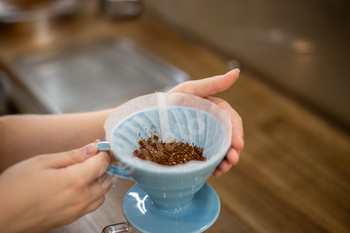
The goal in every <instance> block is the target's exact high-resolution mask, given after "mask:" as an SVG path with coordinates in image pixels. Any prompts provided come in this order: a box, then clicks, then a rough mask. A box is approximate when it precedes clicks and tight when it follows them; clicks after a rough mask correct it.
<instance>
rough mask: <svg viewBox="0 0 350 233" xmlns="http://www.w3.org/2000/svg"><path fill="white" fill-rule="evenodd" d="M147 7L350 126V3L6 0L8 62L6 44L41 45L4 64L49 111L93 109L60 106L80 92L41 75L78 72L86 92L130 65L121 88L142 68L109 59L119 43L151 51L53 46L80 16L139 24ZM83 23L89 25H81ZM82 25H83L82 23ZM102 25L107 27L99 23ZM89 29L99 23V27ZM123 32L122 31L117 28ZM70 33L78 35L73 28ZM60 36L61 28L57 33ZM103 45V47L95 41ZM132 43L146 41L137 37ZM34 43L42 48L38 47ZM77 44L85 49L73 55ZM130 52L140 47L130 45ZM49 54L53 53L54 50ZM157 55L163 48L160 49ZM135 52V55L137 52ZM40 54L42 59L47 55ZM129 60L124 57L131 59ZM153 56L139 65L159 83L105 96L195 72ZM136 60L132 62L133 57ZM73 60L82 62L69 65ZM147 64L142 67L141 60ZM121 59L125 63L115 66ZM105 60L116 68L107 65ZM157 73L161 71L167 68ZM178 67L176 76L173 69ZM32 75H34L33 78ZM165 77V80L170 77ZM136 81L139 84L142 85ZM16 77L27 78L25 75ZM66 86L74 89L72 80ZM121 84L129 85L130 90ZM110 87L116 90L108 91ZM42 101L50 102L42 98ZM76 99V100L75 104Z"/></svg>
mask: <svg viewBox="0 0 350 233" xmlns="http://www.w3.org/2000/svg"><path fill="white" fill-rule="evenodd" d="M87 2H88V3H87ZM86 5H90V7H89V9H88V10H86V8H87V7H86ZM82 12H84V14H85V16H81V15H83V13H82ZM142 13H143V14H145V13H146V14H148V15H152V17H153V18H155V19H156V20H160V21H161V22H162V23H163V24H164V25H166V27H169V28H170V29H171V30H173V31H174V30H175V31H176V32H177V33H179V34H181V35H182V36H184V37H185V38H187V39H188V40H190V41H192V42H194V43H196V44H198V45H200V46H203V47H205V48H208V49H209V50H210V51H212V52H214V53H216V54H217V55H219V56H221V57H222V59H224V60H225V61H226V62H227V66H228V68H236V67H239V68H241V69H246V70H250V71H252V72H254V73H255V74H257V77H258V78H259V79H260V80H262V81H264V82H266V83H268V85H271V86H272V87H273V88H276V89H278V90H279V91H281V92H283V93H284V94H286V95H288V96H289V97H292V98H293V99H295V100H297V101H299V103H300V104H302V105H304V106H305V107H308V108H310V109H312V110H313V111H315V112H317V113H318V114H320V115H321V116H322V117H324V118H326V119H327V120H328V121H330V122H332V123H333V124H335V125H337V126H338V127H341V128H343V129H345V130H347V131H349V129H350V117H349V116H350V105H349V104H348V100H350V92H349V87H350V79H349V76H350V66H349V65H348V63H349V60H350V46H349V41H350V30H349V29H350V3H349V2H348V1H342V0H321V1H317V0H314V1H302V0H297V1H277V0H263V1H260V0H252V1H242V0H218V1H210V0H193V1H186V0H166V1H164V0H146V1H126V0H125V1H112V0H100V1H86V2H84V1H79V0H60V1H59V0H46V1H45V0H13V1H10V0H1V1H0V22H1V26H0V27H1V34H2V37H3V38H2V39H1V41H0V42H1V44H2V45H1V46H2V47H3V49H2V50H1V51H0V53H1V57H2V58H3V60H5V61H6V60H8V57H6V56H7V55H6V54H5V51H6V50H7V51H11V52H10V53H12V54H14V51H13V50H16V49H18V46H19V44H21V45H22V46H23V43H28V44H31V43H32V44H35V45H34V46H30V45H28V46H27V48H29V47H31V48H30V49H29V50H30V51H31V53H29V55H28V53H25V55H23V54H18V53H17V54H16V55H13V56H15V57H13V61H12V64H11V67H9V64H4V63H6V62H4V61H3V62H2V63H3V66H5V68H3V70H4V69H5V70H7V72H11V73H12V75H14V73H16V75H14V76H17V77H16V79H21V80H22V81H21V83H22V84H21V85H22V87H23V86H25V87H26V89H28V88H29V89H35V90H27V92H30V91H32V92H34V95H37V96H36V100H37V101H39V102H40V101H41V102H46V103H45V104H44V105H46V106H45V107H44V108H47V109H49V110H48V111H49V112H69V111H73V110H72V109H73V108H77V106H76V105H79V106H80V107H81V108H80V109H76V110H75V111H80V110H94V109H95V107H92V109H90V108H84V107H82V106H81V103H79V104H78V103H75V104H76V105H75V106H69V107H68V106H65V105H66V102H65V101H63V100H62V101H61V103H54V102H55V100H53V99H55V98H56V97H58V96H54V94H53V93H48V92H51V91H55V90H56V91H57V92H59V93H63V92H65V93H66V94H67V93H70V92H76V91H77V89H74V88H71V89H72V90H65V91H63V90H57V89H58V88H59V87H57V86H56V87H55V88H56V89H55V90H51V91H48V88H49V87H48V86H47V84H44V83H42V82H43V80H42V78H41V80H40V77H39V76H45V80H47V79H48V76H57V75H59V76H62V75H63V76H64V77H61V79H67V80H72V79H71V78H70V77H73V76H74V77H75V79H76V81H74V84H72V83H70V85H69V87H72V86H71V85H74V87H75V88H76V87H77V86H84V88H82V87H81V89H86V88H89V86H91V85H95V83H94V82H96V79H95V78H94V76H96V75H99V76H100V77H101V76H102V77H103V78H105V80H104V82H103V81H99V83H100V84H99V86H100V88H101V89H103V88H104V87H102V86H103V85H105V86H106V87H108V86H110V85H108V82H112V83H113V82H114V81H116V80H114V79H115V77H114V78H113V77H112V78H111V77H109V78H106V76H108V74H109V75H110V74H111V73H114V72H122V73H123V74H122V75H121V74H120V75H118V77H120V80H118V81H117V82H118V84H119V85H118V86H121V85H129V84H127V83H125V80H128V79H131V78H132V77H135V74H136V73H135V71H134V73H132V72H131V73H128V71H127V69H124V68H125V66H124V68H123V64H122V63H123V62H120V64H108V62H106V61H104V60H103V59H105V60H111V59H112V57H113V56H117V55H119V54H120V53H119V52H118V51H119V50H121V49H124V50H127V49H129V50H130V51H129V53H130V54H129V55H128V56H131V57H130V58H128V59H129V60H130V59H131V60H133V59H135V57H138V58H139V59H141V60H142V59H143V58H141V57H142V56H141V55H138V54H136V53H139V51H137V52H135V51H136V50H138V49H134V48H127V49H125V48H126V47H128V46H129V47H130V46H131V45H130V44H131V43H133V42H134V41H129V44H128V45H126V44H127V43H125V41H121V40H119V42H118V43H119V44H118V45H117V46H116V47H115V48H114V49H115V53H113V54H112V53H110V54H109V55H108V54H107V53H106V52H104V51H103V50H104V49H106V48H107V50H108V48H109V46H113V45H111V44H109V45H108V43H112V42H111V41H109V42H94V43H95V44H94V45H91V44H89V43H87V44H86V45H85V47H84V48H82V47H81V48H77V45H76V44H75V45H74V44H73V42H72V43H71V44H70V43H67V45H66V46H64V47H63V48H62V49H61V50H58V49H56V50H55V51H54V52H55V53H56V54H53V52H52V50H53V48H55V47H56V48H57V43H61V42H60V41H58V40H65V39H64V38H63V37H64V36H62V34H64V32H63V31H64V29H63V28H64V27H65V24H66V27H67V28H68V25H71V24H72V23H73V22H74V21H77V18H79V16H80V19H79V20H82V19H81V18H82V17H85V20H86V22H87V23H88V21H89V20H93V17H95V18H96V19H97V18H98V20H101V17H102V18H106V19H107V18H108V19H109V20H111V19H114V20H116V21H119V23H120V21H124V22H125V21H136V20H137V16H139V15H140V14H142ZM114 24H118V22H114ZM82 25H86V24H84V23H82ZM82 25H81V27H83V26H82ZM103 25H105V24H103ZM76 27H79V26H76ZM97 27H99V26H98V25H97ZM101 27H102V25H101ZM90 30H95V28H91V29H90ZM115 30H118V28H116V29H115ZM65 33H67V34H70V33H73V32H69V31H67V32H65ZM55 34H57V35H56V36H55ZM105 34H106V33H105V32H101V33H100V35H101V36H105ZM67 36H68V35H67ZM69 36H71V35H69ZM4 37H5V38H4ZM79 37H81V38H82V39H81V41H82V42H84V41H87V40H88V39H87V37H91V36H89V35H87V36H85V37H84V36H81V35H80V36H79ZM111 40H113V39H111ZM16 41H18V45H16ZM6 43H7V44H6ZM9 43H10V44H9ZM98 43H99V44H98ZM112 44H113V43H112ZM50 45H51V47H50ZM9 46H12V48H13V49H12V50H11V49H10V48H9ZM94 46H95V48H92V47H94ZM132 46H137V44H134V45H132ZM132 46H131V47H132ZM4 47H6V49H4ZM34 47H36V48H37V49H36V50H37V51H35V49H34ZM43 47H46V48H47V47H50V49H46V51H44V52H42V51H41V50H42V49H43ZM67 47H70V48H67ZM102 47H103V48H102ZM117 47H118V48H117ZM72 49H73V50H74V49H75V50H76V51H74V52H72ZM88 49H90V50H91V49H92V50H94V49H95V51H96V50H97V51H99V53H100V54H99V55H98V54H97V53H96V52H95V51H87V50H88ZM27 50H28V49H27ZM131 50H135V51H132V52H131ZM39 51H41V52H39ZM48 51H50V52H51V54H48V53H49V52H48ZM150 52H151V53H154V52H155V51H150ZM124 53H125V51H124ZM131 53H134V54H133V55H131ZM116 54H117V55H116ZM8 56H10V55H8ZM39 56H41V57H40V58H38V57H39ZM111 56H112V57H111ZM151 56H152V55H151ZM121 57H124V58H125V56H121ZM146 57H147V58H145V59H148V60H149V62H153V63H154V64H153V66H155V67H156V68H155V67H153V68H152V69H148V68H145V67H147V65H140V67H141V66H143V68H139V69H141V70H140V72H143V70H142V69H148V74H149V77H148V78H150V77H151V76H152V77H154V76H157V75H158V79H155V80H154V82H155V83H157V85H158V86H152V87H150V86H145V87H144V88H141V87H137V88H136V89H137V90H134V93H133V94H130V95H126V94H127V93H129V92H130V91H125V88H121V90H118V92H119V93H120V94H119V95H116V96H114V95H113V96H110V97H107V96H105V98H106V100H102V99H101V100H100V101H102V102H105V101H107V102H110V101H111V99H113V98H114V99H120V101H125V100H126V99H128V98H130V97H133V96H135V95H136V96H137V95H139V94H144V93H147V92H149V91H154V90H159V89H162V88H165V89H166V88H167V86H172V85H176V84H177V83H178V82H182V81H184V80H186V79H189V78H190V77H189V76H188V75H187V74H186V70H183V69H182V70H180V69H178V70H176V69H177V68H175V67H171V68H169V67H170V66H173V65H172V64H167V65H169V67H167V68H169V71H166V72H169V73H168V74H160V73H159V70H162V69H163V71H164V70H166V69H167V68H164V67H162V66H163V64H159V63H157V62H158V61H154V60H153V59H151V58H149V57H148V55H146ZM152 58H153V57H152ZM118 60H120V57H119V58H116V57H114V61H115V62H117V61H118ZM97 61H98V62H97ZM127 62H128V61H127V59H126V61H124V64H126V63H127ZM90 63H95V64H94V66H95V67H94V68H92V66H90V65H88V64H90ZM69 64H70V65H71V66H73V67H75V68H74V69H73V68H72V67H68V66H69ZM72 64H73V65H72ZM139 64H142V61H140V63H139ZM6 65H7V67H6ZM117 65H118V66H119V67H116V66H117ZM83 67H90V68H91V70H92V71H93V72H95V73H94V74H92V73H91V72H90V71H86V70H85V73H90V74H91V75H90V76H91V77H90V78H88V79H89V81H87V79H86V77H85V79H84V78H81V76H86V74H84V68H83ZM103 67H104V68H106V67H108V68H106V70H104V69H103ZM112 67H113V68H112ZM98 69H99V70H98ZM113 69H115V70H113ZM170 70H171V71H170ZM174 70H176V71H174ZM60 72H61V73H60ZM152 72H155V73H157V72H158V74H153V73H152ZM171 72H175V73H176V74H174V73H172V74H170V73H171ZM39 73H40V74H39ZM58 73H60V74H58ZM62 73H64V74H62ZM107 73H108V74H107ZM187 73H188V71H187ZM8 75H9V74H7V76H8ZM162 75H163V77H167V78H168V80H167V78H165V79H163V78H159V77H162ZM1 76H6V74H5V73H2V75H1ZM19 76H20V77H19ZM26 76H27V77H26ZM29 76H35V77H31V78H29ZM66 76H67V77H66ZM121 76H123V77H121ZM4 79H6V78H4V77H2V80H4ZM51 79H52V80H53V79H54V77H51ZM107 79H108V80H109V81H107ZM52 80H50V81H47V82H50V83H51V84H50V85H51V86H53V84H52V82H53V81H52ZM55 80H56V79H55ZM94 80H95V81H94ZM122 80H124V81H122ZM159 80H163V81H162V83H161V84H160V83H159V82H160V81H159ZM129 81H130V83H131V82H133V81H131V80H129ZM2 82H3V84H2V89H3V90H2V92H5V91H4V90H5V89H6V86H8V85H7V84H5V83H4V82H5V81H2ZM17 82H19V81H18V80H17ZM23 82H26V83H25V84H24V83H23ZM37 82H38V83H37ZM55 82H60V85H63V86H64V85H65V84H63V82H67V81H62V80H61V81H60V80H56V81H55ZM69 82H72V81H69ZM123 82H124V83H123ZM122 83H123V84H122ZM136 83H138V82H136ZM146 83H152V81H150V80H148V81H146ZM66 84H67V83H66ZM38 85H39V87H38ZM34 86H35V87H34ZM51 88H52V87H51ZM62 88H64V89H66V88H68V86H67V87H62ZM90 88H92V87H90ZM95 88H96V86H95ZM7 89H8V88H7ZM39 89H44V90H46V92H47V93H41V94H38V93H37V92H40V90H39ZM141 89H142V90H141ZM122 90H124V91H125V92H124V93H123V92H122ZM35 93H36V94H35ZM108 93H109V92H108V91H107V95H108ZM4 95H5V94H2V96H1V101H2V105H4V101H7V100H6V98H7V97H6V96H4ZM48 95H49V96H48ZM74 95H76V96H77V97H76V98H79V99H82V98H85V100H86V98H87V97H86V96H84V95H83V94H82V93H79V94H78V93H75V94H74ZM78 96H81V97H78ZM122 96H124V97H122ZM38 98H42V99H48V100H38ZM65 98H66V99H70V101H68V102H71V101H73V100H72V98H73V97H72V96H69V94H68V96H65ZM91 98H92V96H91ZM94 98H97V97H96V96H95V97H94ZM77 101H78V100H77ZM95 101H96V103H91V104H90V105H92V104H96V105H98V104H101V103H100V102H98V101H97V100H95ZM17 102H18V101H17ZM49 102H50V103H49ZM78 102H79V101H78ZM85 102H86V101H85ZM27 104H30V103H27ZM42 104H43V103H42ZM71 104H72V105H73V103H71ZM113 104H115V103H113V101H112V103H107V104H105V105H103V106H101V108H104V107H106V106H110V105H113ZM117 104H118V103H117ZM32 105H33V104H32ZM64 106H65V107H64ZM32 108H33V107H32ZM36 108H39V109H40V108H43V106H37V107H36ZM61 108H64V109H61ZM34 110H35V111H43V109H41V110H38V109H30V110H29V111H34ZM6 111H11V109H9V110H5V109H4V107H2V112H3V113H5V112H6Z"/></svg>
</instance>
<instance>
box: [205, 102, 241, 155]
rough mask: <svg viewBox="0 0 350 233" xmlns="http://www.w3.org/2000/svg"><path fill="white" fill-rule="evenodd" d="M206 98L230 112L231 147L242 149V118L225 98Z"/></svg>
mask: <svg viewBox="0 0 350 233" xmlns="http://www.w3.org/2000/svg"><path fill="white" fill-rule="evenodd" d="M207 100H209V101H211V102H213V103H215V104H216V105H218V106H219V107H220V108H222V109H224V110H228V111H229V112H230V114H231V124H232V142H231V143H232V147H233V148H235V149H236V150H237V151H240V150H242V149H243V146H244V140H243V122H242V118H241V117H240V116H239V115H238V113H237V112H236V111H235V110H234V109H233V108H232V107H231V105H230V104H229V103H227V102H226V101H225V100H223V99H220V98H215V97H207Z"/></svg>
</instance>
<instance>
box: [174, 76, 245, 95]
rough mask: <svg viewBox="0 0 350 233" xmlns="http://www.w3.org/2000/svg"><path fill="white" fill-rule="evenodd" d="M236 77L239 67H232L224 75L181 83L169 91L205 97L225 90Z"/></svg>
mask: <svg viewBox="0 0 350 233" xmlns="http://www.w3.org/2000/svg"><path fill="white" fill-rule="evenodd" d="M238 77H239V69H234V70H231V71H229V72H227V73H226V74H224V75H217V76H213V77H211V78H204V79H200V80H191V81H187V82H184V83H181V84H179V85H177V86H176V87H174V88H173V89H171V90H170V91H169V92H179V93H185V94H190V95H195V96H198V97H207V96H209V95H214V94H216V93H219V92H222V91H225V90H227V89H228V88H229V87H231V86H232V85H233V84H234V83H235V82H236V81H237V79H238Z"/></svg>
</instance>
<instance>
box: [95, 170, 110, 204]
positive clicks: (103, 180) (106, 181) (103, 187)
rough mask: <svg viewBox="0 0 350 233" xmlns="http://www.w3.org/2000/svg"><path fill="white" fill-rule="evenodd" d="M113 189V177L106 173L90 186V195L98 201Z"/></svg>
mask: <svg viewBox="0 0 350 233" xmlns="http://www.w3.org/2000/svg"><path fill="white" fill-rule="evenodd" d="M111 187H112V179H111V176H110V175H108V174H106V173H104V174H103V175H101V176H100V177H99V178H98V179H96V180H95V181H94V182H92V183H91V184H90V185H89V190H90V195H91V196H92V198H93V200H97V199H99V198H101V197H102V196H104V195H105V194H106V193H107V192H108V191H109V190H110V189H111Z"/></svg>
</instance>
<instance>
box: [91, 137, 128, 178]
mask: <svg viewBox="0 0 350 233" xmlns="http://www.w3.org/2000/svg"><path fill="white" fill-rule="evenodd" d="M97 147H98V151H110V150H111V147H110V145H109V142H107V141H103V142H98V143H97ZM106 173H107V174H108V175H112V176H116V177H120V178H123V179H126V180H132V181H135V180H134V179H133V178H132V177H131V176H130V175H129V173H128V172H127V171H126V169H125V168H122V167H117V166H114V165H111V166H110V167H109V168H108V169H107V171H106Z"/></svg>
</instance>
